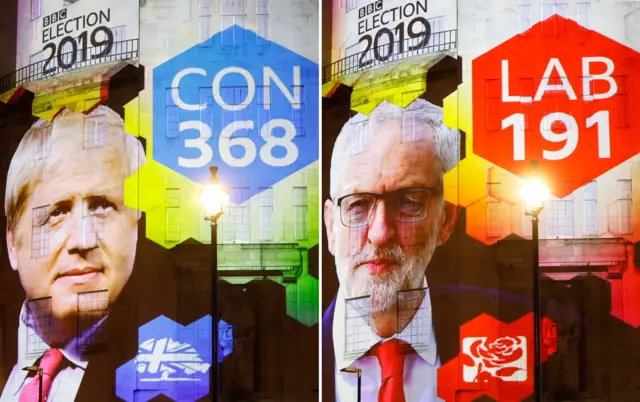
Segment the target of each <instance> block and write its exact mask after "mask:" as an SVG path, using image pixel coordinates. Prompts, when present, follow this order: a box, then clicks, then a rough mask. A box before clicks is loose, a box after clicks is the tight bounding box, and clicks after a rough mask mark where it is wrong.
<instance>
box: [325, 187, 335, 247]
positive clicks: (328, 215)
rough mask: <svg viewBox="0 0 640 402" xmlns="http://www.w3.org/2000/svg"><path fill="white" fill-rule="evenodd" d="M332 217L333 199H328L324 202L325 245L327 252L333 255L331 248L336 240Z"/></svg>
mask: <svg viewBox="0 0 640 402" xmlns="http://www.w3.org/2000/svg"><path fill="white" fill-rule="evenodd" d="M333 219H334V216H333V201H332V200H330V199H329V200H326V201H325V202H324V227H325V229H326V231H327V247H328V248H329V252H330V253H331V254H332V255H334V256H335V254H334V252H333V249H334V246H335V243H336V241H335V235H334V233H333Z"/></svg>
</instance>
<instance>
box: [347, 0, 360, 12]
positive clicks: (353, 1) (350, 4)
mask: <svg viewBox="0 0 640 402" xmlns="http://www.w3.org/2000/svg"><path fill="white" fill-rule="evenodd" d="M356 8H358V0H347V12H348V11H351V10H354V9H356Z"/></svg>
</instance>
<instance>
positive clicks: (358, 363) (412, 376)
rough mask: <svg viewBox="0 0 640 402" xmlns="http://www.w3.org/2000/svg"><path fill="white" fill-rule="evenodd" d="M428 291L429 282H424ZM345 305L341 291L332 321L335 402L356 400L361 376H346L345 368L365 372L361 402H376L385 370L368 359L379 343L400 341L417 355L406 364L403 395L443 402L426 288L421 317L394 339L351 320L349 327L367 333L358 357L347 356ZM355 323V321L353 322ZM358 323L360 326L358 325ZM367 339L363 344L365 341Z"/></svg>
mask: <svg viewBox="0 0 640 402" xmlns="http://www.w3.org/2000/svg"><path fill="white" fill-rule="evenodd" d="M424 287H425V288H427V281H426V279H425V281H424ZM345 319H346V305H345V300H344V297H343V296H342V289H340V290H339V291H338V295H337V297H336V305H335V313H334V317H333V345H334V351H335V357H336V373H335V377H336V401H337V402H352V401H355V400H356V397H357V392H358V390H357V387H358V376H357V374H354V373H344V372H341V371H340V370H341V369H343V368H346V367H356V368H359V369H361V370H362V385H361V386H362V390H361V392H362V400H363V401H377V400H378V391H379V390H380V385H381V375H382V370H381V368H380V363H379V362H378V359H377V358H376V357H375V356H367V355H366V354H367V351H368V350H369V349H370V348H371V347H373V346H374V345H375V344H377V343H379V342H386V341H388V340H389V339H392V338H398V339H400V340H403V341H405V342H407V343H409V344H410V345H411V346H412V347H413V348H414V349H415V351H416V353H409V354H407V355H406V357H405V361H404V395H405V399H406V402H437V401H443V400H442V399H440V398H438V396H437V386H438V381H437V374H438V368H439V367H440V360H439V358H438V353H437V349H436V338H435V334H434V332H433V324H432V320H431V298H430V296H429V290H428V288H427V291H426V294H425V296H424V298H423V299H422V303H421V304H420V307H419V309H418V313H416V315H415V316H414V317H413V318H412V319H411V322H409V324H408V325H407V326H406V327H405V328H404V329H403V330H402V332H400V334H395V335H394V336H393V337H392V338H389V339H383V338H380V337H379V336H378V335H377V334H376V333H375V332H374V331H373V330H372V329H371V327H370V326H369V325H368V323H367V321H365V317H357V318H350V324H349V325H350V326H352V325H353V326H354V327H357V326H366V327H367V328H368V330H365V331H366V332H368V333H365V334H364V337H362V336H361V337H360V340H361V342H359V347H358V350H359V351H362V352H361V353H358V355H357V356H355V355H354V354H351V355H349V356H345V353H344V351H345V344H346V339H345V337H346V328H345V322H346V321H345ZM351 320H352V321H351ZM358 320H359V322H358ZM363 339H364V341H362V340H363Z"/></svg>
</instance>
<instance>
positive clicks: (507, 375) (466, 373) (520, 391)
mask: <svg viewBox="0 0 640 402" xmlns="http://www.w3.org/2000/svg"><path fill="white" fill-rule="evenodd" d="M541 324H542V325H541V329H542V338H543V339H542V340H541V346H542V347H541V358H542V361H543V362H545V361H546V360H547V356H548V355H550V354H553V353H555V351H556V350H557V336H554V329H555V328H556V324H555V323H554V322H553V321H551V320H549V319H548V318H546V317H545V318H543V319H542V322H541ZM533 365H534V342H533V314H532V313H529V314H527V315H525V316H524V317H522V318H520V319H518V320H516V321H514V322H512V323H509V324H507V323H504V322H502V321H499V320H497V319H495V318H493V317H491V316H489V315H487V314H482V315H480V316H478V317H476V318H474V319H473V320H471V321H469V322H467V323H466V324H464V325H463V326H461V327H460V353H459V355H458V357H456V358H454V359H452V360H450V361H449V362H447V363H445V364H444V365H443V366H442V367H440V369H439V370H438V396H439V397H440V398H442V399H444V400H445V401H447V402H449V401H456V402H470V401H474V400H476V399H477V398H479V397H480V396H482V395H487V396H489V397H491V398H493V399H495V400H499V401H504V402H512V401H513V402H516V401H518V402H519V401H521V400H523V399H525V398H527V397H528V396H529V395H531V394H532V393H533Z"/></svg>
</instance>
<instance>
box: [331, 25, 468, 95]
mask: <svg viewBox="0 0 640 402" xmlns="http://www.w3.org/2000/svg"><path fill="white" fill-rule="evenodd" d="M457 36H458V31H457V30H455V29H451V30H448V31H442V32H432V33H431V35H430V36H429V39H428V41H427V43H426V44H425V45H424V46H423V45H422V44H421V42H423V41H424V39H423V38H408V39H405V40H402V41H397V42H390V43H385V44H382V45H378V46H377V47H375V48H374V47H371V48H370V49H368V50H365V51H362V52H359V53H356V54H352V55H350V56H347V57H345V58H343V59H340V60H338V61H335V62H333V63H331V64H328V65H326V66H324V67H323V68H322V82H323V83H325V82H329V81H331V80H334V79H336V78H340V77H342V76H345V75H348V74H352V73H356V72H358V71H362V70H365V69H369V68H372V67H375V66H379V65H383V64H387V63H391V62H394V61H398V60H402V59H407V58H409V57H414V56H418V55H422V54H427V53H437V52H444V51H447V50H451V49H455V48H456V46H457V44H458V43H457V41H458V37H457Z"/></svg>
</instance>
